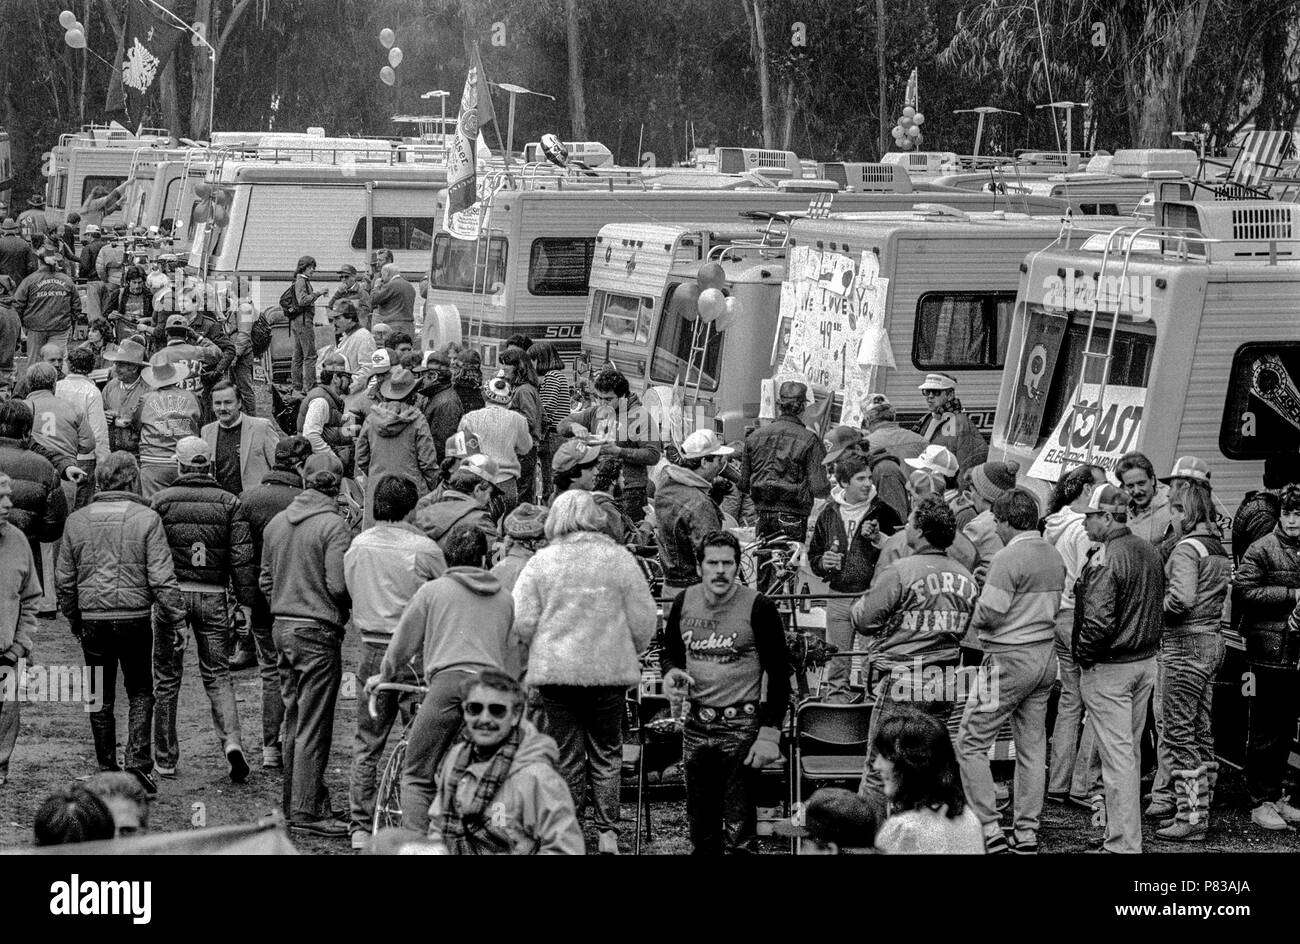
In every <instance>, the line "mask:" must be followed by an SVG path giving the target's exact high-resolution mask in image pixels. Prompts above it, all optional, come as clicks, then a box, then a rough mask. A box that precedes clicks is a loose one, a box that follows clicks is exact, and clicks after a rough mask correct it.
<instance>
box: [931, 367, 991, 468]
mask: <svg viewBox="0 0 1300 944" xmlns="http://www.w3.org/2000/svg"><path fill="white" fill-rule="evenodd" d="M918 389H919V390H920V391H921V395H922V396H923V397H925V402H926V405H927V406H929V408H930V413H929V415H927V416H926V417H925V419H923V420H921V423H920V425H919V426H917V428H916V431H917V432H918V433H920V434H921V436H922V437H923V438H924V439H925V441H926V442H928V443H937V444H938V445H940V446H947V447H948V448H949V449H950V450H951V451H952V454H953V455H955V456H956V457H957V461H958V462H959V463H960V464H961V467H962V468H963V469H968V468H970V467H971V466H974V465H978V464H979V463H981V462H983V461H984V460H985V459H986V458H988V454H989V444H988V442H987V440H985V439H984V435H983V434H982V433H981V432H980V431H979V430H978V429H976V428H975V424H974V423H972V422H971V421H970V417H968V416H967V415H966V414H965V413H964V412H962V408H961V401H960V400H958V399H957V381H955V380H953V379H952V377H950V376H948V375H947V374H926V375H925V380H924V381H923V382H922V383H921V385H920V387H919V388H918Z"/></svg>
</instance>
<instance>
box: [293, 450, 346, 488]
mask: <svg viewBox="0 0 1300 944" xmlns="http://www.w3.org/2000/svg"><path fill="white" fill-rule="evenodd" d="M302 480H303V483H304V484H305V485H306V486H307V487H308V488H333V487H334V486H336V485H338V484H339V482H341V481H343V463H342V462H340V461H339V457H338V456H336V455H334V453H332V452H313V453H312V454H311V455H310V456H309V457H308V458H307V461H306V462H305V463H304V464H303V467H302Z"/></svg>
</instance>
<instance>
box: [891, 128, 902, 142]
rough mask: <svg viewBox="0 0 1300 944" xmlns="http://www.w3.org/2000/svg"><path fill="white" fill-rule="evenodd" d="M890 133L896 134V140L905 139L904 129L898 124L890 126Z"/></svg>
mask: <svg viewBox="0 0 1300 944" xmlns="http://www.w3.org/2000/svg"><path fill="white" fill-rule="evenodd" d="M889 133H890V134H892V135H893V136H894V140H895V141H901V140H903V129H902V128H900V127H899V126H898V125H894V127H892V128H890V129H889Z"/></svg>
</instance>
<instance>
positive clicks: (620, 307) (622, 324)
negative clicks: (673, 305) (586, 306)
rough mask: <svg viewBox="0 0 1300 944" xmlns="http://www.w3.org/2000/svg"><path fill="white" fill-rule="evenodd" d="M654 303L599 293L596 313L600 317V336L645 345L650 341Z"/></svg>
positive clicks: (626, 296) (649, 300) (648, 300)
mask: <svg viewBox="0 0 1300 944" xmlns="http://www.w3.org/2000/svg"><path fill="white" fill-rule="evenodd" d="M653 307H654V302H653V301H652V300H651V299H649V298H646V299H640V298H633V297H632V296H631V295H615V294H614V293H613V292H604V291H597V292H596V298H595V311H596V312H597V314H598V315H599V316H600V336H601V337H602V338H609V339H611V340H614V341H633V342H636V343H637V344H645V343H646V342H647V341H649V340H650V312H651V310H652V309H653Z"/></svg>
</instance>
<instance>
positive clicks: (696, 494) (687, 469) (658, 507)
mask: <svg viewBox="0 0 1300 944" xmlns="http://www.w3.org/2000/svg"><path fill="white" fill-rule="evenodd" d="M734 452H735V450H734V449H732V448H731V447H730V446H724V445H723V444H722V441H721V440H720V439H719V438H718V434H717V433H715V432H714V431H713V430H711V429H698V430H696V431H695V432H693V433H691V434H690V435H689V436H687V437H686V439H684V440H683V441H682V445H681V448H680V449H679V450H678V453H679V459H678V461H677V462H676V463H675V464H673V465H670V466H668V468H666V469H664V473H663V478H662V479H661V480H660V482H659V486H658V488H656V489H655V505H654V510H655V536H656V537H657V539H658V541H659V559H660V561H661V562H662V563H663V568H664V590H663V592H664V596H666V597H675V596H676V595H677V594H679V593H681V592H682V590H684V589H686V588H687V587H689V586H691V584H694V583H698V582H699V579H700V575H699V570H698V569H697V567H696V563H695V555H696V553H697V552H698V551H699V547H700V542H701V541H703V540H704V539H705V538H706V537H707V536H708V535H710V534H712V533H713V532H714V531H721V530H722V513H721V512H720V511H718V506H717V505H715V504H714V503H713V499H712V498H711V497H710V496H709V489H710V488H711V487H712V486H713V480H714V479H716V478H717V477H718V475H719V474H721V472H722V470H723V468H724V467H725V466H726V464H727V460H728V457H729V456H731V455H732V454H733V453H734Z"/></svg>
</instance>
